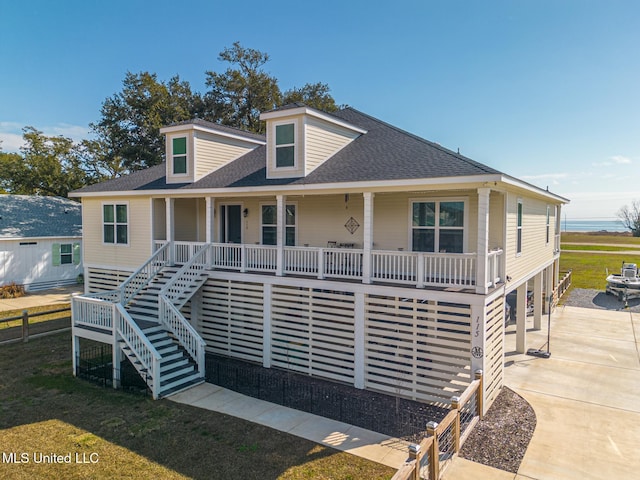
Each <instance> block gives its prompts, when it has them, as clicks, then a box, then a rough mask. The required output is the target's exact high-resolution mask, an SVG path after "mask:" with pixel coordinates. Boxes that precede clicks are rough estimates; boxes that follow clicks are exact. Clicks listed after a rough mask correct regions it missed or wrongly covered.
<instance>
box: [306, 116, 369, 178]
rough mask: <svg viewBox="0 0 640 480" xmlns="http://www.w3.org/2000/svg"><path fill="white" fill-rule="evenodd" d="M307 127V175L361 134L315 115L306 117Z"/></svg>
mask: <svg viewBox="0 0 640 480" xmlns="http://www.w3.org/2000/svg"><path fill="white" fill-rule="evenodd" d="M305 129H306V131H305V144H304V146H305V174H306V175H308V174H309V173H311V172H312V171H313V170H315V169H316V168H317V167H318V166H319V165H321V164H322V163H323V162H324V161H325V160H327V159H328V158H329V157H331V156H332V155H334V154H335V153H336V152H338V151H339V150H340V149H342V148H344V147H345V146H346V145H348V144H349V142H351V141H352V140H353V139H354V138H356V137H358V135H359V134H358V133H355V132H353V131H352V130H349V129H347V128H344V127H341V126H339V125H334V124H331V123H329V122H325V121H323V120H320V119H317V118H313V117H307V118H306V122H305Z"/></svg>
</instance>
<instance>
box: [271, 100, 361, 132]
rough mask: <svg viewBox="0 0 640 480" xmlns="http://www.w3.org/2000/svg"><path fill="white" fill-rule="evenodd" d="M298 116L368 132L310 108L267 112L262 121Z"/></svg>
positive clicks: (355, 130)
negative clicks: (306, 116)
mask: <svg viewBox="0 0 640 480" xmlns="http://www.w3.org/2000/svg"><path fill="white" fill-rule="evenodd" d="M298 115H308V116H310V117H316V118H320V119H322V120H324V121H325V122H329V123H333V124H334V125H339V126H341V127H344V128H346V129H349V130H352V131H354V132H357V133H361V134H365V133H367V130H364V129H362V128H360V127H356V126H355V125H353V124H351V123H349V122H345V121H344V120H341V119H339V118H336V117H333V116H331V115H327V114H326V113H323V112H320V111H318V110H315V109H313V108H309V107H298V108H288V109H284V110H274V111H271V112H265V113H262V114H260V120H271V119H273V118H282V117H292V116H298Z"/></svg>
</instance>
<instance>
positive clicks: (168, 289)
mask: <svg viewBox="0 0 640 480" xmlns="http://www.w3.org/2000/svg"><path fill="white" fill-rule="evenodd" d="M210 248H211V244H210V243H207V244H205V245H203V246H202V247H200V248H199V249H198V250H197V251H196V252H195V253H194V254H193V256H192V257H191V258H190V259H189V261H188V262H187V263H185V264H184V265H183V266H182V267H181V268H180V270H178V271H177V272H176V273H175V274H174V275H173V276H172V277H171V279H170V280H169V281H168V282H167V283H166V284H165V285H164V287H162V290H160V295H164V296H166V297H167V298H168V299H169V300H170V301H171V303H172V304H174V305H175V306H176V307H177V308H178V309H180V307H182V305H184V304H185V303H186V300H184V301H182V302H181V303H180V302H176V300H177V299H178V298H179V297H180V294H181V293H182V291H181V290H178V289H175V288H174V286H175V284H176V283H177V282H178V281H179V280H181V279H182V278H183V277H186V276H189V277H191V279H192V280H193V279H195V278H200V276H201V274H202V272H203V271H204V270H205V269H206V268H207V262H206V255H207V252H208V251H209V250H210ZM203 257H204V261H202V260H203ZM187 300H188V299H187Z"/></svg>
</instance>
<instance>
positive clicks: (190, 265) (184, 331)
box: [158, 243, 211, 373]
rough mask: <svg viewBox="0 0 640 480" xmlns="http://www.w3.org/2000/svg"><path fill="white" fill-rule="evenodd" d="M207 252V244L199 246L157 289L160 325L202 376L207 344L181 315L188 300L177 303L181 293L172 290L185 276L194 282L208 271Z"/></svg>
mask: <svg viewBox="0 0 640 480" xmlns="http://www.w3.org/2000/svg"><path fill="white" fill-rule="evenodd" d="M210 249H211V244H210V243H207V244H205V245H203V246H202V247H200V248H199V249H198V251H197V252H195V253H194V255H193V257H191V258H190V259H189V261H188V262H187V263H185V264H184V265H183V266H182V268H180V270H178V271H177V272H176V273H175V274H174V275H173V277H171V280H169V281H168V282H167V284H166V285H165V286H164V287H163V288H162V290H160V295H159V296H158V307H159V308H158V317H159V319H160V322H161V323H162V324H163V325H165V326H166V327H167V328H168V329H169V330H170V331H171V332H173V334H174V335H175V336H176V338H177V339H178V341H179V342H180V344H181V345H182V346H183V347H184V348H185V350H186V351H187V352H188V353H189V355H191V358H193V359H194V360H195V362H196V363H197V364H198V372H199V373H204V349H205V346H206V344H205V342H204V340H203V339H202V337H201V336H200V334H198V332H197V331H196V329H195V328H193V326H192V325H191V324H190V323H189V322H188V321H187V319H186V318H184V315H182V313H180V307H182V305H184V304H185V303H186V301H187V300H188V298H185V299H182V300H181V301H178V299H179V297H180V294H181V293H182V291H181V290H179V289H176V288H174V287H175V285H176V283H178V282H179V281H180V280H182V279H183V278H184V277H190V281H191V282H192V283H195V282H193V280H195V279H199V278H201V273H202V272H203V271H204V270H205V269H206V268H207V262H206V259H207V257H206V255H207V253H208V252H209V251H210ZM189 286H190V285H186V286H184V285H183V288H188V287H189Z"/></svg>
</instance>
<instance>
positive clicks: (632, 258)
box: [560, 233, 640, 291]
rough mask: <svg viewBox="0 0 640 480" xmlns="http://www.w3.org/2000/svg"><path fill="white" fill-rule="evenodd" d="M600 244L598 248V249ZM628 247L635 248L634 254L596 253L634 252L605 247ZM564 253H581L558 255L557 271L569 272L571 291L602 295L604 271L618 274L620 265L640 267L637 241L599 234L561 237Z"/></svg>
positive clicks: (565, 235) (639, 246)
mask: <svg viewBox="0 0 640 480" xmlns="http://www.w3.org/2000/svg"><path fill="white" fill-rule="evenodd" d="M569 242H578V243H581V242H584V243H593V244H596V245H592V246H589V247H584V248H578V246H576V245H567V243H569ZM597 244H600V245H597ZM612 244H627V245H638V253H637V255H636V254H628V253H625V254H615V253H614V254H611V253H599V252H603V251H608V252H619V251H623V250H624V251H628V250H635V247H631V248H629V247H609V246H606V245H612ZM562 248H563V250H583V251H580V252H567V251H563V252H562V253H561V254H560V271H567V270H569V269H571V271H572V273H571V287H572V288H590V289H596V290H602V291H604V289H605V286H606V281H605V279H606V278H607V270H608V271H609V273H620V267H621V265H622V262H623V261H624V262H632V263H640V238H634V237H631V236H623V235H604V234H599V233H594V234H589V233H563V234H562Z"/></svg>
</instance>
